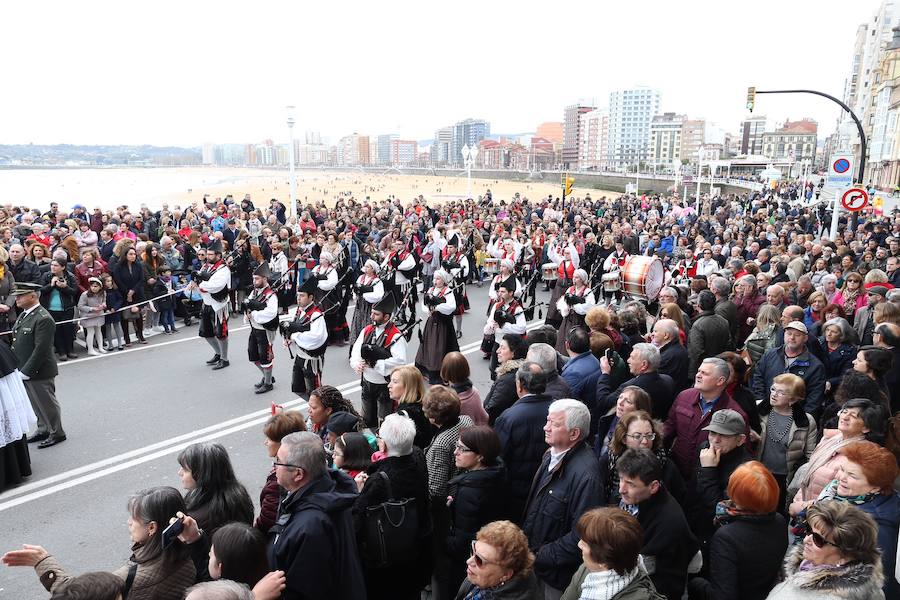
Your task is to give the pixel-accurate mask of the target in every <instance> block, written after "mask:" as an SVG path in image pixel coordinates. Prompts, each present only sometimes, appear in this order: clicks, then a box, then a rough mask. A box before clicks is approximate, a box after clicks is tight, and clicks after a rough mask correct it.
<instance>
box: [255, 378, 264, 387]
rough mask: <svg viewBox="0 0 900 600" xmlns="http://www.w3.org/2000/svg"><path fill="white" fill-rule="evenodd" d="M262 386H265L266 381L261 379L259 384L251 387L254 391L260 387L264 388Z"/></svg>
mask: <svg viewBox="0 0 900 600" xmlns="http://www.w3.org/2000/svg"><path fill="white" fill-rule="evenodd" d="M264 385H266V380H265V379H263V380H262V381H260V382H259V383H254V384H253V387H255V388H256V389H259V388H261V387H262V386H264Z"/></svg>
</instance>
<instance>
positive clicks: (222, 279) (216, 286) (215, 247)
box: [192, 240, 231, 371]
mask: <svg viewBox="0 0 900 600" xmlns="http://www.w3.org/2000/svg"><path fill="white" fill-rule="evenodd" d="M192 275H193V276H194V280H195V281H198V285H197V287H198V289H199V291H200V297H201V299H202V300H203V309H202V310H201V311H200V330H199V335H200V337H202V338H206V342H207V343H208V344H209V345H210V346H211V347H212V349H213V352H215V354H214V355H213V357H212V358H211V359H209V360H208V361H206V364H208V365H212V368H213V370H214V371H217V370H219V369H224V368H225V367H227V366H228V365H229V364H230V363H229V362H228V286H229V285H231V269H229V268H228V265H226V264H225V262H224V261H223V260H222V242H221V241H219V240H216V241H214V242H212V243H211V244H210V245H209V247H208V248H207V251H206V264H205V265H203V268H201V269H200V271H194V273H192Z"/></svg>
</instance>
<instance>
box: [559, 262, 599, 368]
mask: <svg viewBox="0 0 900 600" xmlns="http://www.w3.org/2000/svg"><path fill="white" fill-rule="evenodd" d="M596 302H597V301H596V299H595V298H594V292H592V291H591V287H590V282H589V281H588V274H587V272H586V271H585V270H584V269H575V274H574V275H573V279H572V285H570V286H569V287H567V288H566V289H565V291H564V293H563V295H562V297H560V299H559V300H558V301H557V309H558V310H559V313H560V315H562V325H561V326H560V328H559V331H560V332H561V333H562V335H557V336H556V351H557V352H559V353H560V354H563V355H565V354H566V333H568V331H569V329H571V328H573V327H580V328H581V329H585V330H587V326H586V325H585V315H587V312H588V311H589V310H590V309H591V308H592V307H593V306H594V304H596Z"/></svg>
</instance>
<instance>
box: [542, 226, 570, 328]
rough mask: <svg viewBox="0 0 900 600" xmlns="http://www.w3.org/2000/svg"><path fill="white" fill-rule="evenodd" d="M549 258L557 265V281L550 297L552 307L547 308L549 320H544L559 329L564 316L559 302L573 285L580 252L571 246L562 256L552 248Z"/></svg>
mask: <svg viewBox="0 0 900 600" xmlns="http://www.w3.org/2000/svg"><path fill="white" fill-rule="evenodd" d="M566 252H568V254H569V256H568V258H566V257H565V253H566ZM549 256H550V260H552V261H553V262H554V263H555V264H556V276H557V279H556V286H555V287H554V288H553V293H552V294H551V295H550V306H548V307H547V318H546V319H544V321H545V322H546V323H547V324H549V325H553V326H554V327H556V328H557V329H559V324H560V323H562V315H560V314H559V309H558V308H557V302H558V301H559V299H560V298H561V297H562V295H563V294H564V293H565V291H566V290H567V289H568V288H569V286H570V285H572V278H573V277H574V276H575V269H577V268H578V251H577V250H575V246H573V245H571V244H570V245H569V246H568V247H567V248H566V249H565V250H563V252H562V254H560V253H558V252H557V251H556V249H555V248H552V247H551V249H550V252H549Z"/></svg>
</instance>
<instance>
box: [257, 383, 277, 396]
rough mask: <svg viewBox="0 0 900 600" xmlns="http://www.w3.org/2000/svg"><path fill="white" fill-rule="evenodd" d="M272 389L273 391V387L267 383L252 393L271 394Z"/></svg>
mask: <svg viewBox="0 0 900 600" xmlns="http://www.w3.org/2000/svg"><path fill="white" fill-rule="evenodd" d="M273 389H275V386H274V385H272V384H271V383H267V384H265V385H263V386H262V387H260V388H256V391H255V392H254V393H255V394H265V393H266V392H271V391H272V390H273Z"/></svg>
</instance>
